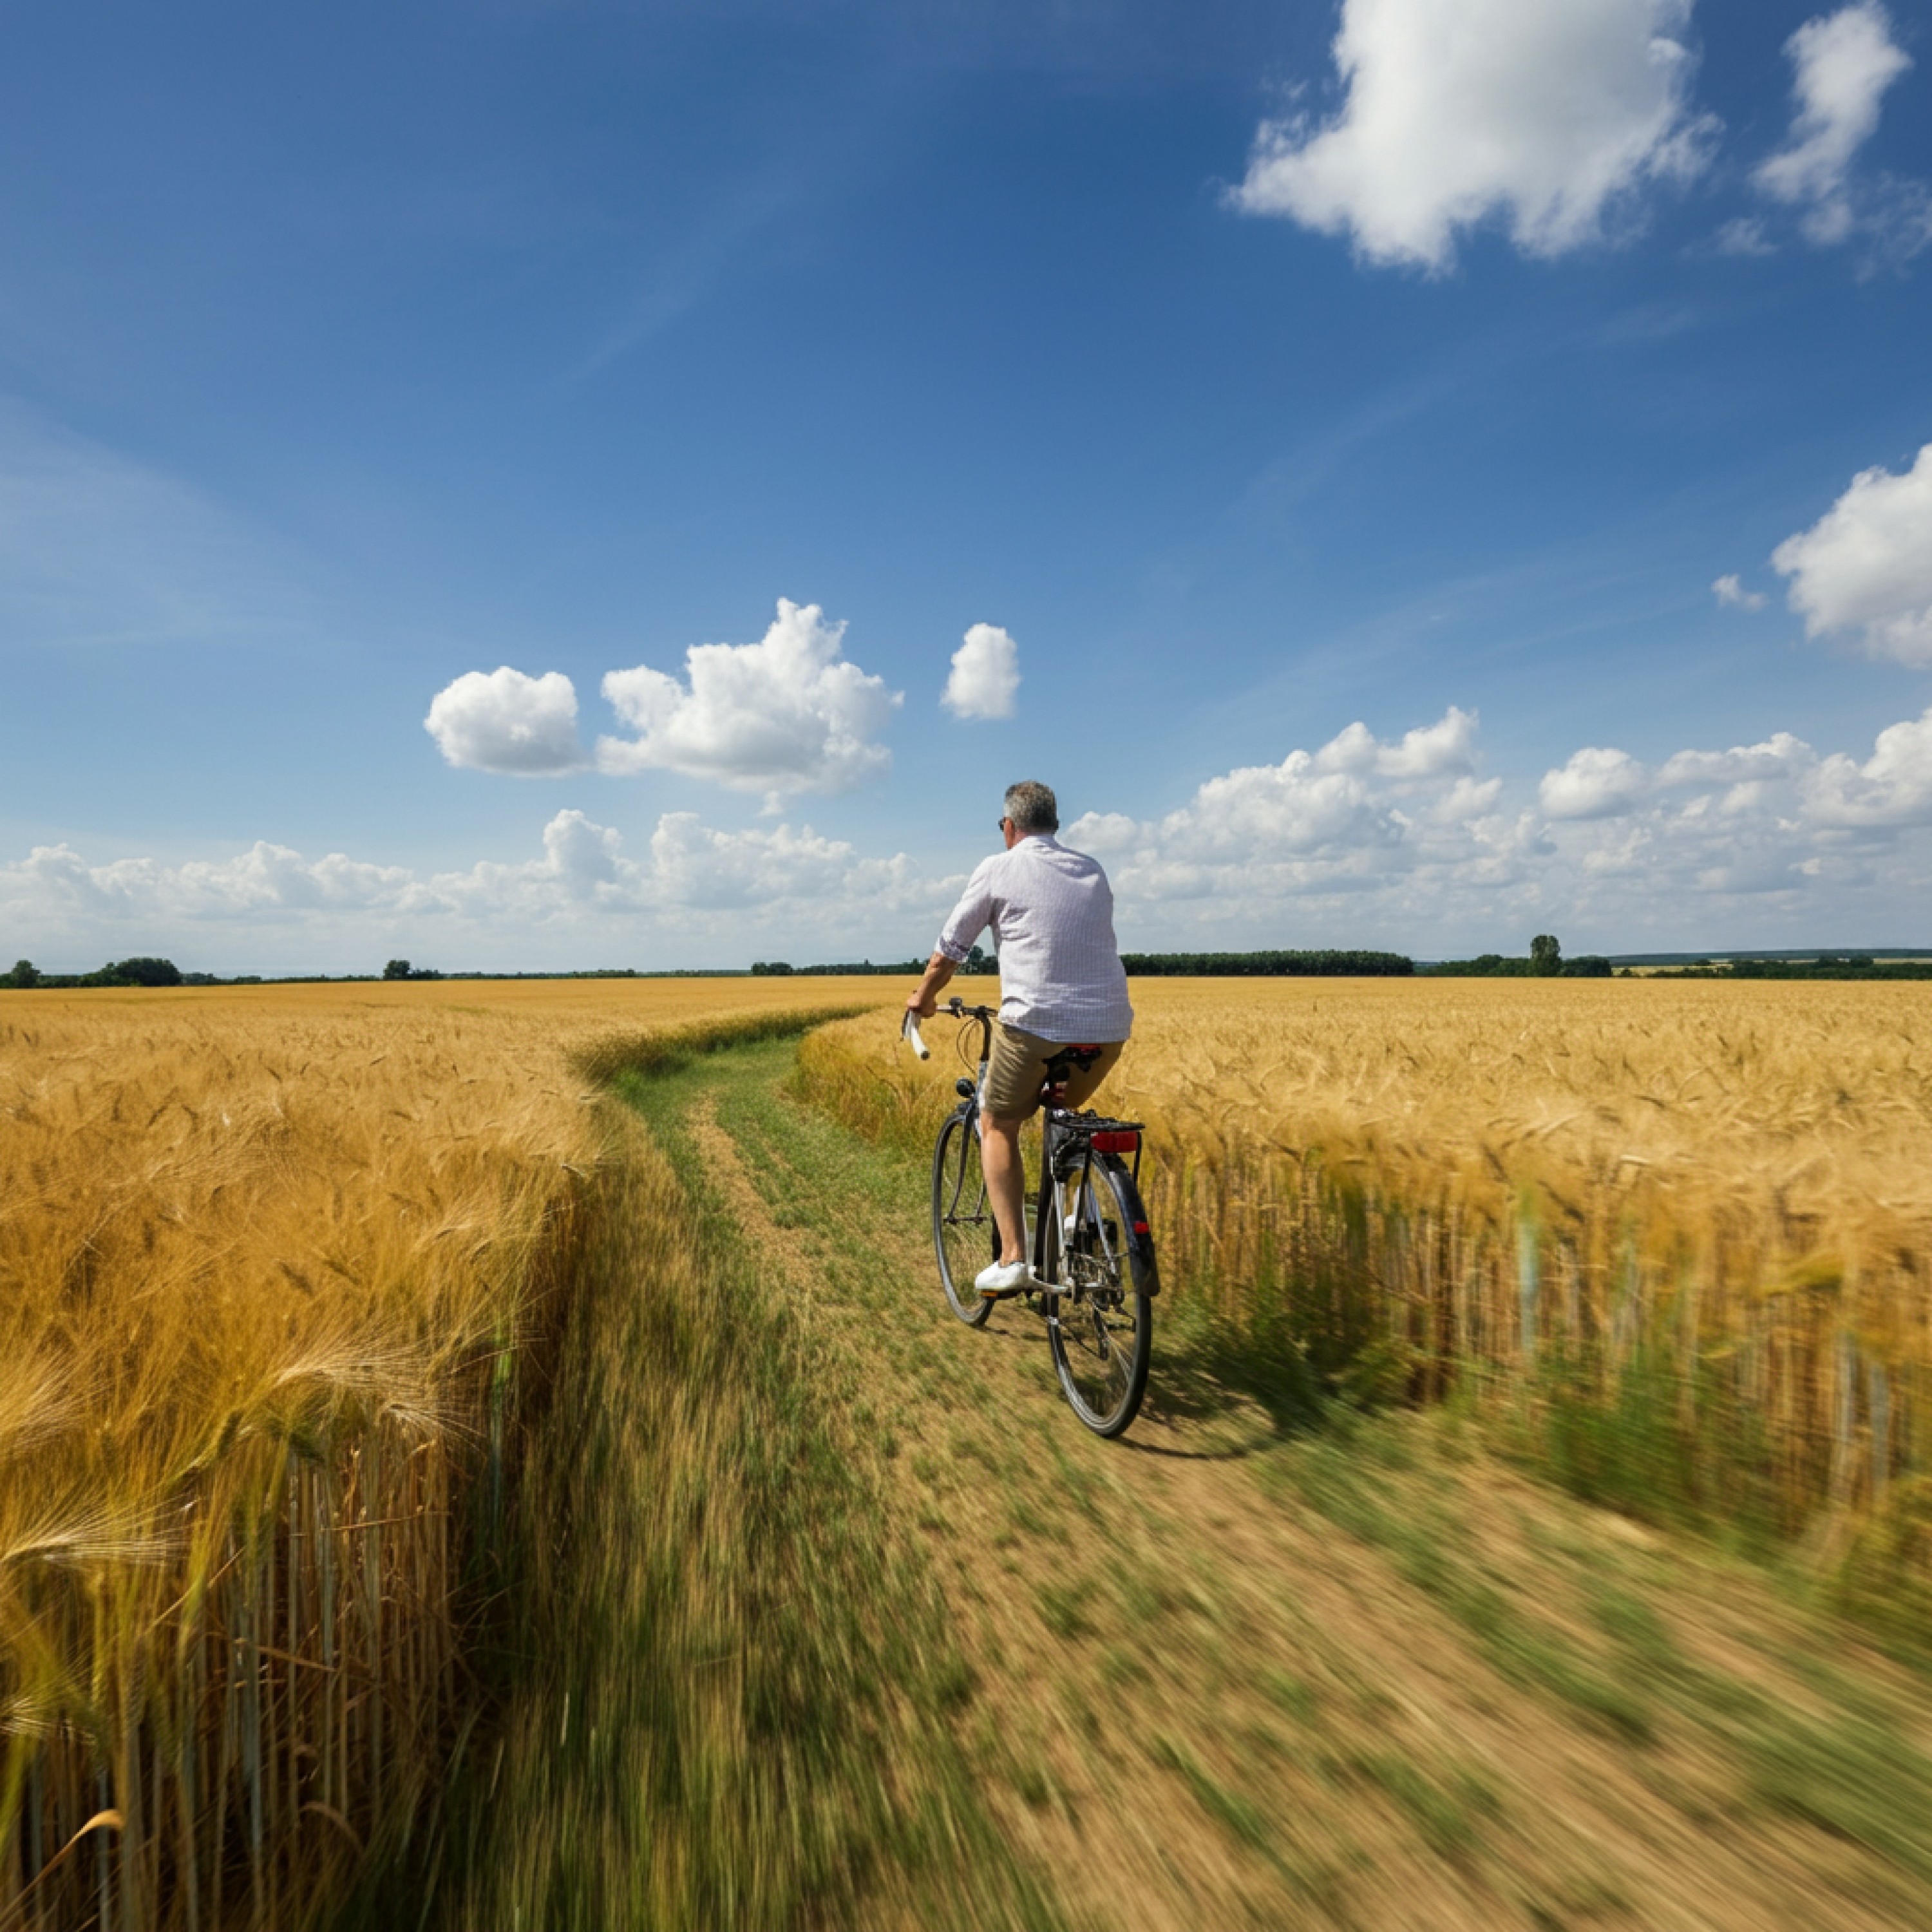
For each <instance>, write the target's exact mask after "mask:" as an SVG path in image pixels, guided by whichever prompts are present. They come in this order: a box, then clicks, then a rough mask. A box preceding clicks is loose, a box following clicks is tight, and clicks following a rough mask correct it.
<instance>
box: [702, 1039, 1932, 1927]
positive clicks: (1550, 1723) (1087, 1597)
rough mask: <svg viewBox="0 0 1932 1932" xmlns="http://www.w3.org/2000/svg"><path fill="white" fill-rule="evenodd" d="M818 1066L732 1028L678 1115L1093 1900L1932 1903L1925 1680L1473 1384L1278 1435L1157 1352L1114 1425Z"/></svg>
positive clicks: (1503, 1915)
mask: <svg viewBox="0 0 1932 1932" xmlns="http://www.w3.org/2000/svg"><path fill="white" fill-rule="evenodd" d="M786 1067H787V1055H785V1054H784V1053H783V1052H760V1053H757V1054H748V1055H735V1056H730V1057H729V1058H724V1059H721V1060H720V1061H719V1062H718V1064H717V1067H716V1069H715V1076H707V1079H706V1086H705V1089H704V1091H703V1093H702V1094H700V1097H699V1098H698V1099H697V1101H696V1103H694V1106H693V1107H692V1109H691V1112H690V1113H689V1115H688V1116H687V1118H686V1121H685V1132H687V1133H688V1134H689V1135H690V1136H691V1138H692V1139H693V1140H694V1142H696V1144H697V1147H698V1148H699V1150H700V1152H701V1154H702V1157H703V1167H704V1170H705V1172H706V1175H707V1177H708V1179H709V1185H711V1186H712V1187H713V1188H714V1189H715V1190H716V1191H717V1193H718V1195H719V1196H721V1198H722V1199H723V1200H724V1202H725V1203H726V1204H727V1207H728V1210H729V1212H730V1215H731V1217H732V1219H733V1221H734V1222H735V1223H736V1226H737V1227H738V1229H739V1230H740V1232H741V1233H742V1239H743V1240H744V1241H745V1243H746V1244H748V1245H749V1246H750V1247H751V1248H752V1249H753V1250H755V1251H756V1252H757V1253H758V1254H759V1255H760V1256H761V1258H762V1262H761V1265H762V1267H763V1268H764V1269H765V1270H767V1271H769V1274H770V1277H772V1278H774V1279H775V1280H777V1281H778V1283H780V1284H781V1286H782V1288H783V1289H784V1292H785V1293H786V1294H787V1295H788V1296H790V1297H791V1298H793V1299H794V1300H795V1301H796V1302H797V1303H798V1304H799V1305H800V1306H801V1307H802V1308H803V1309H804V1310H805V1313H806V1319H807V1321H808V1324H809V1325H810V1327H811V1332H812V1334H813V1336H814V1346H816V1347H817V1348H818V1349H821V1350H822V1351H823V1360H824V1361H825V1363H826V1372H827V1373H828V1374H830V1375H832V1376H835V1377H836V1378H838V1380H839V1382H840V1384H841V1388H842V1389H843V1391H844V1394H845V1397H846V1399H847V1400H848V1402H849V1403H850V1410H851V1414H852V1416H853V1454H854V1455H855V1456H859V1457H864V1458H867V1459H870V1460H872V1461H873V1462H874V1464H875V1466H876V1471H877V1480H878V1481H879V1483H880V1486H881V1488H882V1490H883V1493H884V1494H885V1495H886V1497H887V1499H888V1502H889V1509H890V1511H891V1514H892V1519H893V1520H894V1522H895V1525H896V1533H897V1534H898V1535H901V1536H902V1537H903V1538H905V1539H907V1541H916V1542H917V1543H919V1544H923V1545H924V1547H925V1548H926V1551H927V1553H928V1555H929V1560H930V1562H931V1563H932V1566H933V1568H934V1570H935V1574H937V1576H938V1579H939V1580H940V1583H941V1587H942V1588H943V1590H944V1594H945V1598H946V1601H947V1605H948V1607H949V1610H950V1615H951V1616H952V1619H953V1624H954V1628H955V1629H956V1631H957V1632H958V1633H959V1635H960V1637H961V1638H962V1643H963V1645H964V1648H965V1651H966V1652H967V1654H968V1656H969V1657H970V1658H971V1659H972V1660H973V1664H974V1672H975V1681H974V1685H973V1688H972V1693H971V1697H970V1698H969V1699H968V1700H967V1702H966V1703H965V1706H964V1709H963V1714H962V1717H961V1719H960V1722H961V1724H962V1726H963V1727H965V1732H966V1736H967V1742H968V1745H969V1747H970V1748H971V1752H972V1754H973V1759H974V1763H975V1764H976V1765H977V1766H979V1767H980V1774H981V1778H982V1796H983V1801H984V1802H985V1804H986V1805H987V1806H988V1807H989V1808H990V1809H991V1810H992V1812H993V1813H994V1814H995V1815H996V1816H997V1817H998V1820H999V1821H1000V1824H1001V1829H1002V1831H1003V1832H1004V1834H1005V1835H1006V1836H1007V1839H1008V1841H1009V1842H1010V1843H1012V1844H1013V1846H1015V1847H1016V1849H1018V1851H1019V1853H1020V1855H1021V1856H1022V1859H1023V1861H1025V1863H1026V1864H1027V1865H1028V1866H1029V1867H1031V1869H1032V1870H1034V1873H1036V1875H1037V1876H1039V1877H1040V1879H1041V1881H1042V1883H1043V1886H1044V1888H1046V1890H1047V1891H1049V1893H1050V1894H1052V1895H1053V1896H1055V1897H1057V1899H1058V1902H1059V1904H1060V1906H1061V1910H1062V1912H1064V1916H1065V1918H1066V1920H1067V1922H1068V1924H1070V1925H1072V1926H1074V1927H1083V1928H1084V1927H1089V1926H1091V1927H1096V1928H1098V1927H1127V1928H1134V1932H1156V1928H1167V1927H1177V1928H1178V1927H1187V1928H1193V1927H1202V1926H1207V1927H1223V1926H1238V1925H1255V1926H1268V1927H1274V1926H1290V1925H1303V1924H1308V1925H1320V1924H1335V1925H1340V1926H1347V1927H1361V1928H1363V1932H1371V1928H1383V1927H1418V1928H1421V1927H1428V1928H1445V1929H1446V1928H1459V1927H1472V1928H1477V1927H1480V1928H1482V1929H1483V1932H1496V1929H1497V1928H1504V1927H1546V1928H1547V1927H1559V1926H1583V1925H1620V1926H1633V1927H1635V1926H1641V1927H1647V1928H1664V1927H1673V1928H1674V1927H1686V1928H1688V1927H1724V1928H1731V1927H1736V1928H1740V1932H1742V1928H1746V1927H1749V1928H1754V1932H1755V1928H1761V1927H1774V1926H1775V1927H1787V1926H1788V1927H1794V1928H1796V1927H1807V1928H1816V1927H1898V1926H1908V1925H1910V1926H1918V1925H1923V1924H1927V1923H1932V1825H1928V1823H1927V1820H1928V1818H1932V1757H1928V1756H1927V1746H1928V1743H1932V1694H1928V1690H1927V1685H1925V1684H1924V1682H1923V1681H1922V1680H1921V1679H1920V1678H1919V1677H1918V1676H1915V1675H1914V1674H1912V1673H1910V1672H1908V1671H1906V1670H1903V1669H1900V1668H1899V1667H1894V1666H1893V1665H1891V1664H1888V1663H1887V1662H1886V1661H1884V1660H1883V1659H1882V1658H1880V1657H1879V1656H1878V1655H1876V1654H1875V1653H1873V1652H1870V1650H1869V1649H1866V1648H1865V1647H1864V1646H1861V1645H1859V1644H1858V1643H1856V1642H1855V1640H1852V1638H1851V1637H1849V1636H1848V1635H1847V1634H1846V1633H1845V1632H1844V1631H1842V1630H1841V1629H1838V1628H1836V1627H1830V1628H1827V1627H1826V1626H1823V1625H1820V1624H1819V1623H1818V1622H1816V1621H1815V1620H1814V1619H1812V1618H1811V1617H1810V1616H1808V1614H1807V1613H1803V1612H1802V1611H1801V1610H1798V1609H1796V1608H1794V1607H1792V1606H1791V1605H1790V1604H1787V1602H1786V1601H1784V1600H1782V1599H1781V1598H1779V1597H1778V1595H1776V1594H1775V1592H1773V1590H1772V1588H1771V1587H1770V1586H1769V1583H1768V1582H1767V1581H1766V1579H1765V1578H1764V1577H1763V1575H1762V1574H1760V1573H1759V1572H1757V1571H1754V1570H1753V1569H1751V1568H1748V1567H1747V1566H1745V1565H1741V1564H1733V1563H1730V1562H1727V1561H1726V1560H1724V1559H1722V1558H1721V1556H1718V1555H1717V1554H1715V1553H1712V1552H1711V1551H1709V1550H1704V1549H1702V1548H1694V1547H1685V1546H1683V1545H1681V1544H1676V1543H1673V1542H1670V1541H1666V1540H1664V1539H1663V1538H1659V1537H1657V1536H1655V1535H1652V1534H1651V1533H1649V1532H1646V1531H1644V1530H1643V1529H1639V1528H1637V1526H1634V1525H1631V1524H1629V1523H1625V1521H1624V1520H1622V1519H1620V1518H1617V1517H1610V1516H1607V1515H1606V1514H1603V1513H1601V1512H1598V1511H1592V1510H1590V1509H1588V1508H1584V1507H1583V1506H1581V1505H1577V1504H1575V1503H1574V1502H1570V1501H1569V1500H1568V1499H1565V1498H1563V1497H1562V1496H1559V1495H1557V1494H1556V1493H1553V1492H1552V1491H1550V1490H1546V1489H1544V1488H1543V1487H1541V1486H1539V1485H1537V1484H1534V1483H1532V1482H1530V1481H1527V1480H1526V1479H1524V1478H1522V1477H1520V1476H1519V1475H1516V1474H1514V1473H1513V1472H1511V1471H1509V1470H1508V1469H1506V1468H1505V1467H1504V1466H1502V1465H1500V1464H1499V1463H1497V1462H1496V1461H1495V1460H1493V1458H1491V1457H1490V1456H1488V1455H1487V1454H1484V1452H1483V1451H1481V1449H1480V1448H1478V1447H1477V1445H1475V1442H1473V1440H1472V1439H1467V1438H1466V1436H1464V1435H1461V1434H1459V1433H1458V1432H1457V1429H1456V1428H1455V1427H1454V1425H1453V1424H1452V1423H1451V1422H1450V1421H1448V1420H1447V1419H1445V1418H1394V1419H1390V1420H1387V1421H1379V1422H1375V1423H1364V1424H1355V1425H1353V1426H1351V1427H1346V1428H1344V1429H1342V1430H1339V1431H1329V1432H1327V1433H1323V1434H1321V1435H1319V1436H1314V1437H1310V1438H1308V1439H1302V1440H1288V1439H1282V1438H1280V1436H1277V1433H1276V1432H1275V1430H1274V1428H1273V1427H1271V1424H1270V1423H1269V1422H1268V1419H1267V1418H1265V1416H1263V1415H1261V1414H1260V1413H1259V1412H1257V1411H1256V1410H1254V1409H1253V1408H1252V1407H1250V1406H1244V1404H1242V1403H1240V1402H1238V1401H1236V1400H1233V1399H1232V1398H1218V1397H1213V1393H1212V1392H1211V1391H1210V1392H1208V1394H1209V1397H1210V1398H1211V1399H1208V1400H1203V1399H1202V1391H1201V1390H1200V1388H1199V1385H1198V1384H1194V1383H1190V1382H1187V1381H1186V1380H1185V1379H1184V1377H1183V1376H1182V1375H1181V1373H1180V1367H1181V1365H1180V1364H1178V1363H1176V1362H1174V1361H1164V1360H1163V1357H1162V1355H1160V1353H1159V1352H1157V1358H1156V1365H1155V1372H1154V1384H1153V1387H1152V1391H1151V1396H1150V1400H1149V1403H1148V1409H1147V1410H1146V1412H1145V1413H1144V1415H1143V1416H1142V1418H1141V1419H1140V1420H1139V1421H1138V1422H1137V1423H1136V1425H1135V1427H1134V1429H1133V1431H1132V1432H1131V1433H1130V1436H1129V1437H1128V1438H1127V1439H1126V1440H1125V1441H1124V1442H1122V1443H1120V1444H1115V1445H1109V1444H1103V1443H1100V1442H1097V1441H1096V1440H1095V1439H1093V1438H1092V1437H1091V1436H1088V1434H1087V1433H1085V1431H1084V1430H1082V1429H1081V1428H1080V1427H1079V1425H1078V1424H1076V1421H1075V1420H1074V1418H1073V1415H1071V1413H1070V1411H1069V1410H1068V1409H1067V1407H1066V1406H1065V1405H1064V1402H1063V1401H1062V1400H1061V1397H1060V1395H1059V1392H1058V1385H1057V1384H1056V1383H1055V1379H1054V1377H1053V1373H1052V1365H1051V1363H1050V1361H1049V1357H1048V1354H1047V1350H1046V1343H1045V1337H1044V1333H1043V1331H1042V1330H1041V1329H1040V1328H1039V1325H1038V1324H1037V1322H1036V1321H1035V1320H1034V1319H1033V1318H1031V1316H1028V1315H1026V1314H1025V1313H1023V1312H1021V1311H1019V1310H1017V1309H1016V1308H1015V1307H1013V1306H1012V1305H1011V1304H1009V1305H1008V1306H1007V1307H1004V1308H1003V1309H1001V1310H999V1311H998V1312H996V1313H995V1316H994V1318H993V1319H992V1322H991V1323H990V1324H989V1326H988V1328H986V1330H985V1331H981V1332H978V1333H975V1332H973V1331H968V1329H966V1328H963V1327H962V1326H961V1325H959V1323H958V1322H956V1321H954V1320H953V1319H952V1317H951V1316H950V1314H949V1313H947V1310H946V1307H945V1304H944V1298H943V1297H942V1296H941V1293H940V1291H939V1289H938V1283H937V1280H936V1278H935V1274H934V1269H933V1264H932V1254H931V1251H930V1247H929V1243H928V1241H927V1240H926V1235H925V1229H924V1223H925V1215H926V1207H925V1201H924V1178H923V1175H922V1174H921V1173H920V1172H919V1170H918V1169H916V1167H914V1166H912V1165H910V1164H909V1163H905V1162H903V1161H900V1160H894V1159H892V1158H890V1157H886V1156H883V1155H881V1154H877V1153H876V1152H875V1151H872V1150H870V1149H868V1148H864V1147H862V1146H861V1145H859V1144H857V1143H856V1142H853V1140H852V1139H850V1136H847V1135H845V1134H844V1133H843V1132H842V1130H839V1129H838V1128H836V1127H834V1126H832V1124H829V1123H828V1122H826V1121H823V1119H821V1118H819V1117H818V1116H817V1115H814V1114H811V1113H809V1112H806V1111H805V1110H804V1109H800V1108H799V1107H798V1106H795V1105H794V1104H793V1103H792V1102H790V1100H787V1098H786V1097H785V1096H784V1092H783V1091H782V1076H783V1075H784V1071H785V1070H786ZM1159 1334H1160V1330H1159V1329H1158V1328H1157V1337H1158V1336H1159ZM1177 1391H1180V1392H1181V1393H1182V1394H1185V1395H1186V1397H1187V1400H1186V1401H1185V1403H1183V1402H1182V1401H1181V1400H1178V1399H1177V1395H1176V1392H1177ZM886 1916H888V1917H889V1916H890V1914H889V1912H888V1913H887V1914H886Z"/></svg>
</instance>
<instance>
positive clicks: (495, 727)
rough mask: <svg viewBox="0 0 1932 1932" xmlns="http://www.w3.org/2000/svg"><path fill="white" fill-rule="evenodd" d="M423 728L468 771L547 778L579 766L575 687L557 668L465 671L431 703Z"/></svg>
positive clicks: (580, 750)
mask: <svg viewBox="0 0 1932 1932" xmlns="http://www.w3.org/2000/svg"><path fill="white" fill-rule="evenodd" d="M423 729H424V730H425V731H427V732H428V733H429V734H430V736H431V737H432V738H434V739H435V740H436V742H437V748H439V749H440V751H442V753H443V756H444V757H446V759H448V760H449V762H450V763H452V765H460V766H467V767H468V768H469V769H470V770H472V771H478V772H505V773H507V774H508V775H510V776H511V777H513V778H550V777H554V776H556V775H557V774H558V773H559V772H574V771H575V770H577V769H578V768H579V766H581V765H582V764H583V748H582V747H581V746H580V745H579V744H578V743H577V688H576V686H575V685H573V684H572V683H571V681H570V679H568V678H567V677H565V676H564V674H563V673H562V671H560V670H550V671H545V672H544V674H543V675H542V676H541V677H526V676H525V675H524V674H523V672H521V671H520V670H511V668H510V667H509V666H508V664H499V665H498V666H497V667H496V669H495V670H493V671H489V672H487V673H486V672H484V671H480V670H469V671H465V672H464V673H463V675H462V676H460V677H459V678H457V679H454V680H453V681H452V682H450V683H449V684H446V685H444V686H443V688H442V690H440V691H438V692H437V694H436V695H435V697H433V698H432V699H431V700H430V706H429V715H428V717H427V718H425V719H424V720H423Z"/></svg>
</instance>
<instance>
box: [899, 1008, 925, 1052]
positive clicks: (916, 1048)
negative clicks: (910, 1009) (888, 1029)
mask: <svg viewBox="0 0 1932 1932" xmlns="http://www.w3.org/2000/svg"><path fill="white" fill-rule="evenodd" d="M899 1031H900V1032H901V1033H902V1034H904V1035H905V1037H906V1039H907V1041H908V1042H909V1043H910V1046H911V1047H912V1050H913V1052H915V1053H916V1054H917V1055H919V1058H920V1059H922V1060H930V1059H931V1058H932V1049H931V1048H930V1047H929V1046H927V1045H926V1042H925V1041H924V1040H921V1039H920V1038H919V1022H918V1021H917V1020H916V1019H914V1018H913V1016H912V1015H911V1014H910V1013H907V1015H906V1016H905V1024H904V1025H903V1026H901V1028H899Z"/></svg>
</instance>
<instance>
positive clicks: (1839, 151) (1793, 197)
mask: <svg viewBox="0 0 1932 1932" xmlns="http://www.w3.org/2000/svg"><path fill="white" fill-rule="evenodd" d="M1784 50H1785V52H1786V53H1787V55H1790V59H1791V65H1792V68H1793V78H1792V88H1791V91H1792V95H1793V100H1794V101H1795V103H1796V112H1795V113H1793V116H1792V121H1791V130H1790V134H1789V135H1788V136H1787V138H1786V140H1785V144H1784V146H1783V147H1782V148H1780V149H1779V150H1778V152H1777V153H1776V154H1773V155H1772V157H1770V158H1769V160H1766V161H1765V162H1763V163H1762V164H1761V165H1760V166H1759V168H1758V169H1757V172H1756V173H1755V174H1754V175H1753V177H1752V178H1753V180H1754V181H1755V182H1756V184H1757V186H1758V187H1759V188H1760V190H1762V191H1763V193H1766V195H1769V196H1770V197H1771V198H1772V199H1774V200H1775V201H1780V202H1784V203H1785V204H1786V205H1787V206H1789V207H1792V208H1799V209H1802V211H1803V218H1802V221H1801V223H1800V226H1801V227H1802V229H1803V232H1804V233H1805V236H1807V237H1808V239H1810V240H1811V241H1814V242H1823V243H1826V244H1829V243H1832V242H1843V241H1844V240H1846V239H1847V238H1848V237H1849V236H1850V235H1851V234H1852V232H1853V230H1854V229H1855V226H1857V225H1858V216H1857V212H1856V210H1855V205H1854V196H1853V193H1852V160H1853V159H1854V157H1855V156H1856V154H1857V153H1858V150H1859V148H1861V147H1863V146H1864V144H1865V142H1867V141H1868V140H1870V139H1871V137H1872V136H1873V133H1876V131H1877V128H1878V121H1879V105H1880V104H1881V102H1882V101H1883V99H1884V97H1885V90H1886V89H1888V87H1890V86H1891V84H1892V83H1893V82H1894V81H1895V80H1897V79H1898V77H1900V75H1901V74H1903V73H1904V72H1905V71H1906V69H1907V68H1909V67H1910V66H1911V65H1912V62H1911V60H1910V58H1909V57H1908V56H1907V55H1906V52H1905V51H1904V49H1903V48H1901V47H1900V46H1899V45H1898V44H1897V42H1896V41H1895V40H1894V39H1893V38H1892V37H1891V18H1890V17H1889V16H1888V14H1887V13H1886V12H1885V9H1884V7H1882V6H1880V5H1879V4H1878V0H1857V4H1856V5H1852V6H1849V7H1841V8H1840V9H1839V10H1838V12H1837V13H1833V14H1831V15H1829V16H1828V17H1823V18H1820V19H1818V20H1808V21H1806V22H1805V25H1804V26H1802V27H1800V28H1799V29H1798V31H1796V33H1795V34H1793V35H1792V36H1791V37H1790V40H1787V41H1786V42H1785V43H1784Z"/></svg>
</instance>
